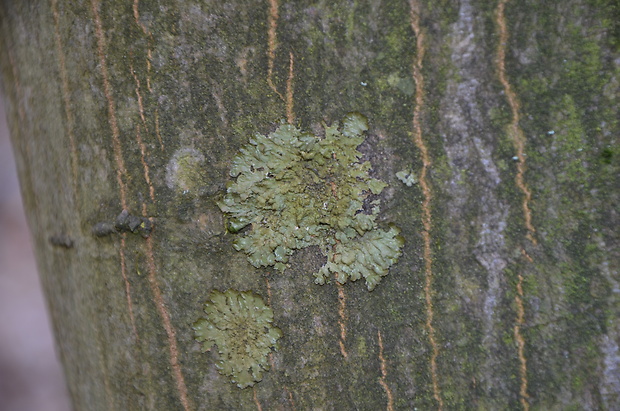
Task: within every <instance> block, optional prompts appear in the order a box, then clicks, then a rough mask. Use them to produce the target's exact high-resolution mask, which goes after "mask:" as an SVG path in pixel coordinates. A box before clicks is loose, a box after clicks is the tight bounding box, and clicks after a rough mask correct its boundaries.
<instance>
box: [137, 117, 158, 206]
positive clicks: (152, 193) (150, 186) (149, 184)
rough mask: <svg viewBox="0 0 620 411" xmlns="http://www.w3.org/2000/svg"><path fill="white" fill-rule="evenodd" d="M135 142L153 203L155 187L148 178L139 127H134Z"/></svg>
mask: <svg viewBox="0 0 620 411" xmlns="http://www.w3.org/2000/svg"><path fill="white" fill-rule="evenodd" d="M136 141H137V142H138V146H140V161H141V162H142V168H143V169H144V179H145V180H146V184H147V185H148V186H149V196H150V197H151V201H153V202H155V187H153V184H152V183H151V177H150V176H149V165H148V164H147V162H146V146H145V145H144V142H143V141H142V136H141V134H140V126H137V127H136ZM145 217H146V216H145Z"/></svg>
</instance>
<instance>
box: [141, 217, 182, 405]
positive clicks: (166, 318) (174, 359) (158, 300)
mask: <svg viewBox="0 0 620 411" xmlns="http://www.w3.org/2000/svg"><path fill="white" fill-rule="evenodd" d="M145 217H146V216H145ZM145 242H146V259H147V264H148V271H149V274H148V281H149V285H150V287H151V293H152V294H153V300H154V302H155V306H156V307H157V311H158V313H159V316H160V317H161V319H162V322H163V325H164V329H165V330H166V335H167V337H168V349H169V351H170V367H171V368H172V374H173V376H174V379H175V382H176V388H177V391H178V392H179V399H180V400H181V405H182V406H183V409H184V410H185V411H188V410H191V406H190V403H189V399H188V397H187V386H186V385H185V379H184V378H183V373H182V372H181V365H180V364H179V348H178V345H177V338H176V331H175V329H174V327H173V326H172V321H171V320H170V314H168V310H167V309H166V304H165V303H164V297H163V296H162V293H161V288H160V287H159V283H158V282H157V267H156V265H155V254H154V252H153V237H152V236H151V237H147V239H146V241H145Z"/></svg>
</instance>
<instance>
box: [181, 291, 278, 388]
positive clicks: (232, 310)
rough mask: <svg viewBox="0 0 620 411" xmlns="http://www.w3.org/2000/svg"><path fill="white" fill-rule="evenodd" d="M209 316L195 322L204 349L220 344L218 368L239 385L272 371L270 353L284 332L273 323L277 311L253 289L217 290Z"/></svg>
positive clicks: (207, 307) (209, 305)
mask: <svg viewBox="0 0 620 411" xmlns="http://www.w3.org/2000/svg"><path fill="white" fill-rule="evenodd" d="M204 311H205V313H206V314H207V318H202V319H200V320H198V321H197V322H196V323H194V327H193V328H194V331H195V332H196V340H198V341H200V342H204V344H203V352H205V351H207V350H209V349H210V348H211V347H212V346H213V345H214V344H215V345H217V349H218V353H219V360H218V362H217V364H216V367H217V369H218V370H219V372H220V373H221V374H223V375H227V376H229V377H231V380H232V382H233V383H235V384H237V386H238V387H239V388H245V387H250V386H253V385H254V383H256V382H259V381H261V380H262V379H263V372H264V371H267V370H269V363H268V358H267V357H268V355H269V353H270V352H271V351H272V349H276V348H277V341H278V339H280V337H282V332H281V331H280V330H279V329H278V328H276V327H274V326H273V325H272V323H273V311H272V310H271V308H269V307H268V306H267V305H265V302H264V301H263V299H262V298H261V297H260V296H258V295H256V294H253V293H252V292H249V291H243V292H239V291H235V290H227V291H225V292H223V293H222V292H221V291H218V290H214V291H212V292H211V294H210V296H209V301H207V303H206V304H205V309H204Z"/></svg>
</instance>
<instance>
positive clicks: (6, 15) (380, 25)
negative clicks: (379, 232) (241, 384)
mask: <svg viewBox="0 0 620 411" xmlns="http://www.w3.org/2000/svg"><path fill="white" fill-rule="evenodd" d="M618 10H619V9H618V4H617V2H614V1H613V0H567V1H562V2H539V1H531V0H528V1H522V2H517V1H505V0H499V1H498V2H495V1H493V2H491V1H475V0H462V1H460V2H450V1H430V0H409V2H407V1H392V0H386V1H384V2H379V1H347V0H336V1H329V2H327V1H320V2H310V1H296V2H289V3H284V2H280V1H278V0H269V1H263V2H258V1H255V2H246V1H232V2H220V1H205V2H202V1H201V2H198V1H193V0H190V1H177V2H160V1H145V0H143V1H139V0H134V1H133V2H129V1H124V2H121V1H113V2H100V1H98V0H92V1H81V2H78V1H76V2H69V1H62V0H50V1H47V2H26V1H22V2H10V1H5V2H4V3H3V4H2V7H1V8H0V30H1V31H0V33H1V38H2V46H1V47H2V48H1V55H0V64H1V72H2V80H3V87H4V95H5V98H6V104H7V108H8V110H7V112H8V120H9V124H10V127H11V134H12V141H13V145H14V151H15V155H16V160H17V166H18V171H19V176H20V181H21V186H22V194H23V198H24V205H25V208H26V214H27V216H28V218H29V223H30V228H31V231H32V236H33V239H34V242H35V247H36V255H37V259H38V264H39V270H40V275H41V279H42V283H43V286H44V289H45V292H46V296H47V300H48V304H49V309H50V313H51V317H52V320H53V324H54V330H55V334H56V341H57V345H58V351H59V353H60V357H61V359H62V362H63V364H64V367H65V372H66V378H67V381H68V386H69V389H70V392H71V396H72V399H73V403H74V406H75V408H76V409H93V410H98V409H102V410H106V409H107V410H110V409H119V410H120V409H154V410H173V409H183V410H201V409H202V410H213V409H253V408H258V409H261V407H264V408H265V409H287V410H288V409H311V408H312V409H324V410H330V409H332V410H333V409H337V410H345V409H363V410H376V409H383V408H386V409H388V410H393V409H403V410H405V409H529V408H532V409H541V410H548V409H609V410H612V409H617V408H616V407H617V404H618V403H620V394H619V393H620V351H619V345H620V319H619V316H618V314H619V313H620V276H619V273H618V261H620V256H619V255H618V254H619V252H618V250H619V247H618V245H619V244H618V229H617V227H619V226H620V221H619V219H618V208H617V204H618V200H619V199H618V180H617V178H618V172H619V167H618V156H619V154H620V153H619V152H618V147H619V146H618V135H620V127H619V125H618V97H619V83H620V76H619V74H620V65H619V62H620V54H619V48H618V47H619V44H620V43H619V42H620V37H619V35H620V26H619V23H618V22H619V21H620V18H618ZM352 111H357V112H360V113H362V114H363V115H365V116H366V117H367V118H368V121H369V131H368V133H367V139H366V141H365V142H364V143H363V144H362V145H361V146H360V148H359V150H360V151H361V152H362V153H364V156H365V158H366V159H368V160H369V161H370V162H371V165H372V172H371V174H372V176H373V177H375V178H378V179H380V180H382V181H384V182H386V183H388V184H389V187H388V188H387V189H385V190H384V191H383V192H382V193H381V195H380V199H381V212H380V213H379V215H378V220H379V223H380V224H385V225H387V223H393V224H395V225H396V226H398V227H399V228H400V230H401V235H402V236H403V237H404V238H405V245H404V249H403V255H402V256H401V257H400V260H399V261H398V263H397V264H395V265H394V266H392V268H391V269H390V272H389V274H388V275H387V276H386V277H384V278H383V280H382V281H381V283H380V284H379V285H378V286H377V287H376V288H375V289H374V290H373V291H371V292H369V291H368V290H367V289H366V287H365V286H364V285H363V284H362V283H361V281H358V282H347V283H346V284H344V285H339V284H338V283H336V282H335V281H332V282H331V284H326V285H323V286H320V285H316V284H314V281H313V280H314V278H313V276H312V275H311V273H312V272H315V271H316V270H317V269H318V267H320V266H321V265H322V264H323V263H324V262H325V257H323V256H321V254H320V253H319V252H318V251H317V250H315V249H312V248H307V249H303V250H299V251H297V252H296V253H295V254H294V256H293V258H292V259H291V261H290V267H289V268H287V270H286V271H284V273H280V272H277V271H275V270H272V269H271V268H270V267H268V268H260V269H257V268H255V267H253V266H252V265H251V264H250V263H249V262H248V260H247V258H246V255H245V254H243V253H241V252H237V251H235V249H234V248H233V241H234V240H235V238H237V236H238V234H232V233H229V232H227V230H226V219H225V218H226V216H225V215H224V214H223V213H222V212H221V211H220V209H219V208H218V206H217V201H220V200H221V199H222V197H223V195H224V193H225V191H226V184H227V182H229V181H231V180H232V177H230V176H229V170H230V164H231V161H232V159H233V157H234V156H235V154H236V153H237V152H238V151H239V149H240V148H241V147H243V146H244V145H246V144H247V143H248V141H249V139H250V137H251V136H252V135H254V134H255V133H261V134H263V135H266V134H268V133H269V132H272V131H274V130H275V128H276V127H277V125H279V124H280V121H281V120H284V121H286V122H288V123H291V124H294V125H297V126H299V127H300V128H301V129H303V130H307V131H312V132H316V133H320V130H321V129H322V127H323V126H322V124H327V125H329V124H332V123H333V122H335V121H338V120H340V119H342V118H343V117H344V116H345V115H346V113H348V112H352ZM179 170H180V171H179ZM400 171H405V172H406V173H409V172H411V173H412V174H413V175H414V176H415V178H416V184H413V185H412V186H408V185H405V184H404V183H403V182H401V181H400V180H399V178H397V177H396V173H397V172H400ZM123 210H127V212H128V213H129V215H130V216H131V217H132V218H134V220H135V221H136V222H137V224H138V225H140V224H141V226H138V227H133V226H132V227H133V228H135V229H134V230H133V231H132V230H131V228H128V226H127V225H122V224H121V225H118V224H117V225H116V226H115V221H116V219H117V216H119V214H121V212H122V211H123ZM127 218H129V217H127ZM151 223H152V224H153V227H152V230H149V227H148V225H149V224H151ZM227 289H235V290H240V291H246V290H247V291H252V292H253V293H255V294H258V295H260V296H262V298H263V299H264V300H265V301H266V302H267V303H268V304H269V305H270V306H271V308H272V309H273V312H274V324H275V325H276V326H277V327H278V328H279V329H280V330H281V331H282V338H281V339H280V347H279V349H278V350H277V351H274V352H273V353H272V354H271V356H270V362H271V365H272V366H271V370H270V371H269V372H266V373H265V374H264V377H263V380H262V381H261V382H259V383H257V384H256V385H254V386H253V387H252V388H246V389H239V388H237V387H236V386H235V385H234V384H232V383H231V382H230V379H229V378H228V377H226V376H223V375H220V374H218V372H217V370H216V367H215V364H216V361H217V359H218V354H217V350H214V349H212V350H211V351H209V352H207V353H201V352H200V348H201V346H200V345H199V344H198V342H196V340H195V338H194V330H193V329H192V324H193V323H194V322H195V321H196V320H198V319H199V318H201V317H204V315H205V314H204V312H203V311H202V310H203V308H204V303H205V302H206V300H207V299H208V297H209V295H210V293H211V291H212V290H221V291H224V290H227Z"/></svg>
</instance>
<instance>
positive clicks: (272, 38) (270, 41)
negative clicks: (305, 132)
mask: <svg viewBox="0 0 620 411" xmlns="http://www.w3.org/2000/svg"><path fill="white" fill-rule="evenodd" d="M278 18H279V15H278V0H269V16H268V18H267V23H268V25H269V28H268V29H267V47H268V49H267V84H268V85H269V87H271V89H272V90H273V91H274V92H275V93H276V94H277V95H278V96H280V98H281V99H282V100H284V97H283V96H282V94H280V92H279V91H278V89H277V88H276V86H275V84H273V65H274V61H275V59H276V48H277V47H278V39H277V29H278Z"/></svg>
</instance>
